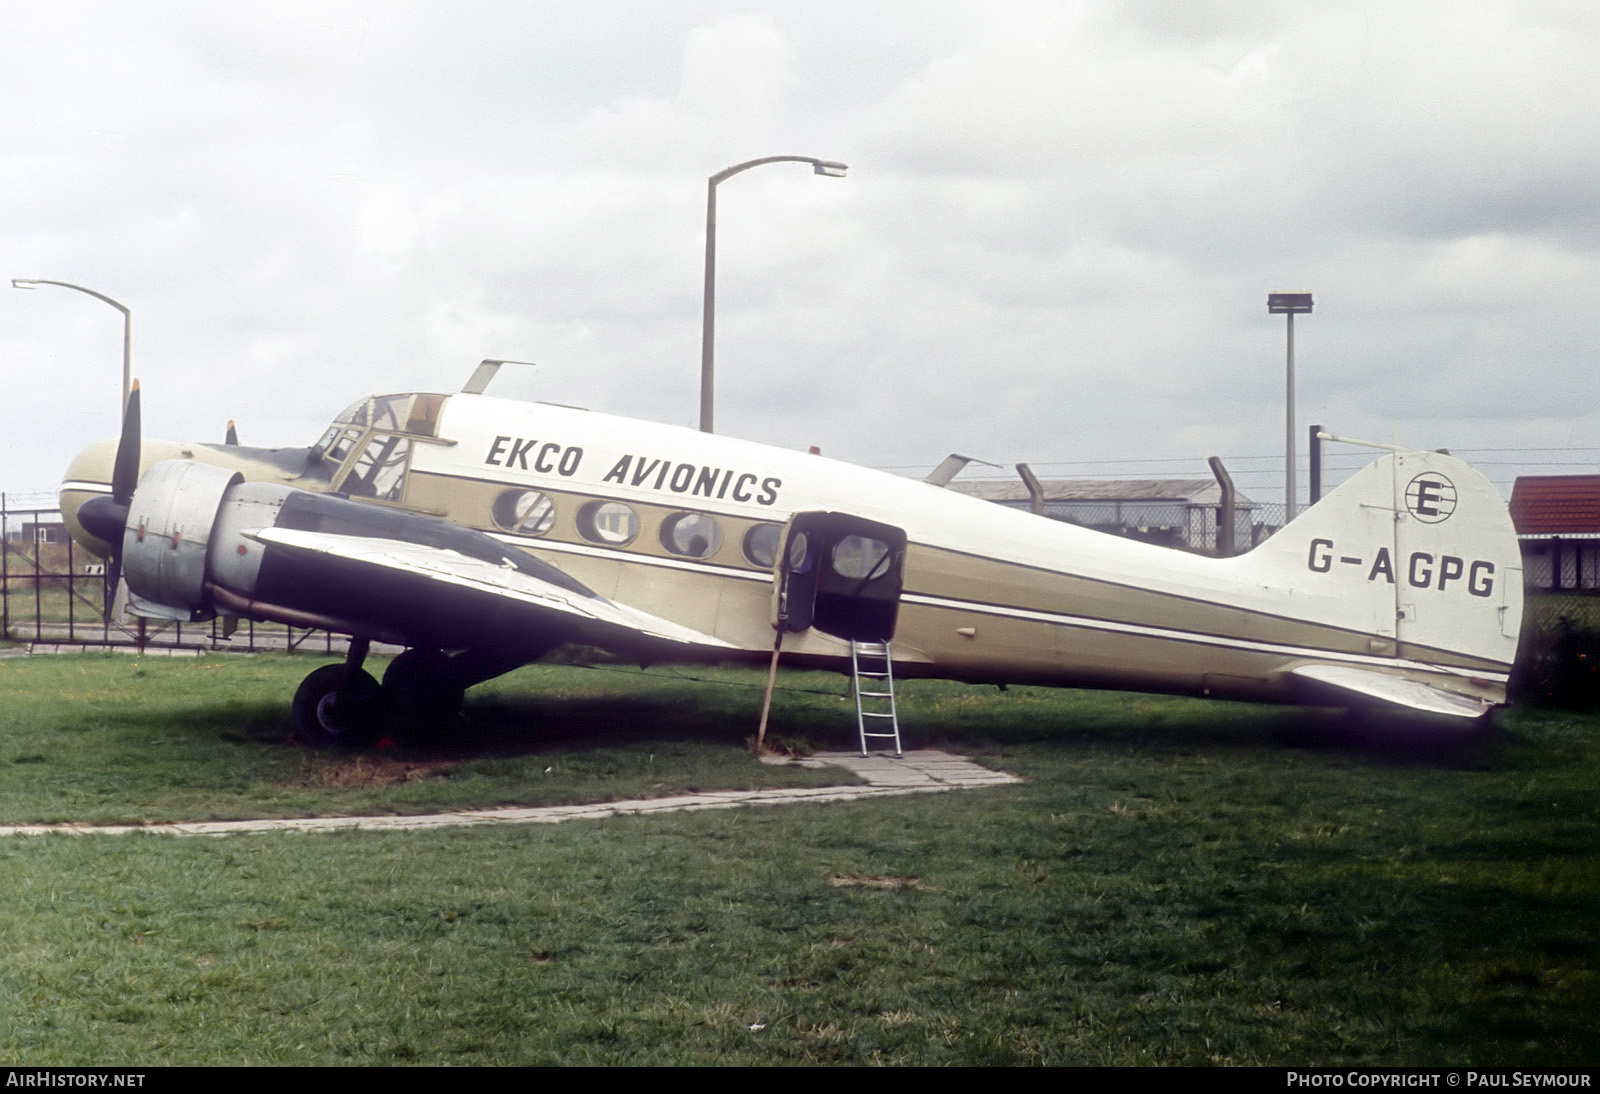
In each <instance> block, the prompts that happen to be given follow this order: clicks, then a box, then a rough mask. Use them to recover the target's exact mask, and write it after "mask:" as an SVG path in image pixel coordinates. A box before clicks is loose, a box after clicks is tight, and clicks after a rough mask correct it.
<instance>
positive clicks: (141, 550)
mask: <svg viewBox="0 0 1600 1094" xmlns="http://www.w3.org/2000/svg"><path fill="white" fill-rule="evenodd" d="M242 482H244V476H242V475H240V474H239V473H238V472H236V471H226V470H224V469H222V468H220V467H213V466H211V465H210V464H204V463H196V462H194V461H193V460H162V461H161V462H160V463H157V464H155V465H153V466H152V467H151V468H150V469H149V470H148V471H146V472H145V474H144V478H142V479H141V480H140V481H139V488H138V490H136V491H135V492H134V495H133V500H132V501H131V502H130V504H129V506H128V519H127V523H126V524H125V525H124V527H123V533H122V559H123V574H124V576H125V577H126V578H127V581H128V590H129V591H130V592H132V593H133V595H134V596H136V597H138V598H139V599H140V600H143V601H148V602H149V603H150V605H160V606H162V607H165V608H168V609H176V610H175V611H169V612H164V613H153V612H144V614H162V615H165V616H169V617H171V618H184V617H187V618H191V619H201V618H209V616H210V615H211V614H213V613H212V612H211V611H210V610H209V605H208V602H207V597H206V591H205V585H206V561H207V555H208V553H209V547H210V544H211V540H212V531H213V529H214V528H215V526H216V523H217V512H218V510H219V509H220V508H221V506H222V500H223V498H224V496H225V495H226V494H227V493H228V490H229V489H230V488H231V487H233V486H236V485H238V484H240V483H242ZM148 606H149V605H144V606H141V611H142V612H143V609H144V608H145V607H148Z"/></svg>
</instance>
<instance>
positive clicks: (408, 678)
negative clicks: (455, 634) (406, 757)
mask: <svg viewBox="0 0 1600 1094" xmlns="http://www.w3.org/2000/svg"><path fill="white" fill-rule="evenodd" d="M459 679H460V677H459V674H458V673H457V672H456V667H455V665H453V664H452V663H451V659H450V656H449V655H448V654H446V653H444V652H443V651H442V650H430V649H422V648H415V649H409V650H406V651H405V652H404V653H402V654H401V655H400V656H398V657H396V658H395V659H394V660H393V661H391V662H389V668H388V669H387V671H385V672H384V674H383V693H384V699H385V702H386V703H387V706H388V710H389V718H390V722H391V724H392V725H393V727H394V729H395V731H396V732H397V733H399V734H401V735H403V736H405V737H407V738H409V739H410V740H413V741H417V740H437V739H438V738H439V737H442V736H445V735H446V734H448V733H449V731H450V730H452V729H453V728H455V724H456V719H457V716H458V715H459V714H460V713H461V704H462V702H463V701H464V700H465V698H466V689H465V688H464V687H463V686H462V685H461V684H460V683H459Z"/></svg>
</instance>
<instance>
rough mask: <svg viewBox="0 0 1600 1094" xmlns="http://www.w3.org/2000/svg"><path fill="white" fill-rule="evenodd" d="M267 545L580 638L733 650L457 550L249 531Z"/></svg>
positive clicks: (298, 531) (330, 535)
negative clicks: (450, 591) (494, 605)
mask: <svg viewBox="0 0 1600 1094" xmlns="http://www.w3.org/2000/svg"><path fill="white" fill-rule="evenodd" d="M245 534H246V535H248V536H249V537H250V538H252V539H254V540H257V541H258V542H261V543H265V544H272V545H275V546H279V547H286V548H289V549H291V550H297V551H310V552H315V553H318V554H324V555H330V556H333V557H335V558H339V559H343V560H345V561H347V562H352V563H356V564H359V565H366V566H373V567H379V568H382V569H385V570H390V571H394V572H398V573H405V574H410V575H413V576H414V577H420V578H423V579H425V580H427V581H430V582H435V583H438V584H441V585H448V586H455V587H458V588H462V589H472V590H475V591H477V592H480V593H488V594H490V595H493V596H496V597H500V598H503V599H506V600H511V601H515V602H518V603H521V604H526V605H529V606H531V607H533V608H535V609H538V610H540V611H541V612H544V613H550V614H551V616H552V617H553V618H555V619H558V620H559V619H565V620H566V621H567V622H568V624H569V625H570V626H572V627H573V628H574V630H575V632H576V633H575V637H581V639H582V640H585V641H587V640H593V639H594V638H595V637H596V632H597V631H598V632H599V634H600V635H601V636H602V637H603V636H604V635H605V634H606V633H615V634H616V635H618V636H620V637H628V636H631V637H644V638H650V639H656V640H660V641H664V642H670V643H674V644H678V645H686V646H700V647H709V648H712V649H733V648H734V647H733V646H732V645H731V644H730V643H728V642H724V641H723V640H722V639H720V638H716V637H714V636H712V635H709V634H706V633H704V632H702V631H697V630H694V629H693V628H691V627H685V626H681V625H680V624H677V623H674V622H672V621H671V620H669V619H663V618H661V617H660V616H657V615H652V614H651V613H649V612H644V611H640V610H639V609H637V608H632V607H629V606H628V605H626V604H619V603H617V602H615V601H612V600H607V599H606V598H605V597H602V596H598V595H591V596H584V595H582V594H580V593H576V592H573V591H571V590H569V589H564V588H561V587H560V586H558V585H555V584H552V583H551V582H548V581H543V580H541V579H539V578H537V577H535V576H533V575H531V574H527V573H524V572H522V571H520V570H518V569H516V568H515V567H514V566H512V565H510V564H509V563H508V564H504V565H498V566H497V565H495V564H493V563H491V562H485V561H483V560H481V559H476V558H469V557H468V556H466V555H463V554H460V553H458V552H456V551H451V550H446V549H441V548H438V547H429V546H425V545H422V544H416V543H407V542H404V541H402V540H396V539H382V538H375V537H366V536H346V535H338V534H335V533H330V532H309V531H305V530H302V529H298V528H259V529H255V530H253V531H250V532H246V533H245Z"/></svg>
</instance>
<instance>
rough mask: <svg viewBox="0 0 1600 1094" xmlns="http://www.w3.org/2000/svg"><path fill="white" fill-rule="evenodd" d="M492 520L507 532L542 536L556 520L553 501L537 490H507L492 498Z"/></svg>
mask: <svg viewBox="0 0 1600 1094" xmlns="http://www.w3.org/2000/svg"><path fill="white" fill-rule="evenodd" d="M494 522H495V523H496V524H498V525H499V526H500V527H502V528H504V529H505V530H506V531H508V532H516V533H517V534H519V535H524V536H542V535H544V534H545V533H546V532H548V531H549V530H550V526H551V525H553V524H554V523H555V522H556V507H555V503H554V502H552V501H551V500H550V498H549V497H548V496H546V495H544V494H541V493H539V491H537V490H507V491H506V492H505V493H503V494H501V495H500V496H499V497H498V498H495V499H494Z"/></svg>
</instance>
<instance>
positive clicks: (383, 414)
mask: <svg viewBox="0 0 1600 1094" xmlns="http://www.w3.org/2000/svg"><path fill="white" fill-rule="evenodd" d="M444 401H445V396H443V395H433V394H426V393H418V394H406V395H373V396H369V397H368V398H365V399H357V400H356V401H355V402H353V403H351V404H350V405H349V406H347V407H345V408H344V410H342V411H340V413H339V416H338V417H337V418H335V419H334V420H333V424H332V425H331V426H329V427H328V430H327V432H325V433H324V434H323V435H322V437H321V439H320V440H318V441H317V443H316V445H315V446H314V447H313V449H312V452H313V453H314V455H315V456H316V457H318V458H321V459H324V460H329V461H331V462H333V463H335V464H338V463H343V462H344V459H345V457H346V456H348V455H350V450H351V447H352V446H353V445H355V444H356V443H357V442H359V441H360V439H361V435H362V434H363V433H364V432H365V431H366V430H368V429H375V430H380V431H383V432H387V433H412V434H416V435H419V436H423V437H437V436H438V435H439V412H440V411H442V410H443V409H444Z"/></svg>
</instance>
